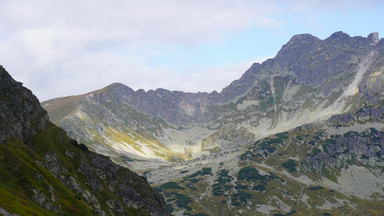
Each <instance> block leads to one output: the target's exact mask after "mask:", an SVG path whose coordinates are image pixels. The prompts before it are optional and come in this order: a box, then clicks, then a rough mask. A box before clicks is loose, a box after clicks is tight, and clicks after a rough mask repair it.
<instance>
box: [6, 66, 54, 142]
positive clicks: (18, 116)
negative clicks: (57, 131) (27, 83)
mask: <svg viewBox="0 0 384 216" xmlns="http://www.w3.org/2000/svg"><path fill="white" fill-rule="evenodd" d="M0 83H1V85H0V98H1V103H0V142H3V141H4V140H5V139H7V138H10V137H19V138H21V139H22V140H23V141H24V142H25V143H29V142H30V141H31V139H32V137H33V135H35V134H36V133H37V131H39V130H42V129H43V128H44V126H45V125H46V123H47V122H48V114H47V112H46V111H45V110H44V109H43V108H41V106H40V104H39V101H38V100H37V98H36V97H35V96H34V95H33V94H32V92H31V91H30V90H28V89H26V88H23V86H22V84H21V83H19V82H16V81H15V80H14V79H12V77H11V76H10V75H9V74H8V73H7V72H6V71H5V69H4V68H3V67H2V66H0Z"/></svg>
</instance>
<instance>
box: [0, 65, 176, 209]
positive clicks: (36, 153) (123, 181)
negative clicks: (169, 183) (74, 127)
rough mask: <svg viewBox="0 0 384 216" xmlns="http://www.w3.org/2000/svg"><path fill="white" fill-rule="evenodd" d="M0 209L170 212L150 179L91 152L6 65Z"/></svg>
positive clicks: (1, 77)
mask: <svg viewBox="0 0 384 216" xmlns="http://www.w3.org/2000/svg"><path fill="white" fill-rule="evenodd" d="M0 98H1V100H0V108H1V109H0V194H1V196H0V213H1V214H3V215H13V214H16V215H161V216H162V215H168V214H169V213H168V210H167V208H166V204H165V202H164V198H163V197H162V196H160V195H159V194H158V193H157V192H155V191H154V190H153V189H152V188H151V187H150V186H149V184H148V183H147V181H146V180H145V178H143V177H141V176H138V175H137V174H136V173H134V172H132V171H130V170H128V169H127V168H123V167H120V166H118V165H116V164H114V163H112V162H111V161H110V159H109V158H106V157H104V156H101V155H98V154H95V153H92V152H89V150H88V148H87V147H86V146H85V145H84V144H78V143H77V141H75V140H71V139H70V138H69V137H68V136H67V135H66V133H65V131H64V130H62V129H61V128H58V127H57V126H55V125H53V124H52V123H51V122H50V121H49V120H48V115H47V113H46V111H45V110H44V109H43V108H41V106H40V103H39V101H38V100H37V98H36V97H35V96H34V95H33V94H32V93H31V91H29V90H28V89H26V88H24V87H23V86H22V84H21V83H19V82H16V81H15V80H13V79H12V77H11V76H10V75H9V74H8V73H7V72H6V71H5V69H4V68H3V67H0Z"/></svg>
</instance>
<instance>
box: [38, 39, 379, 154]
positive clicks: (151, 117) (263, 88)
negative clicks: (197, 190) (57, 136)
mask: <svg viewBox="0 0 384 216" xmlns="http://www.w3.org/2000/svg"><path fill="white" fill-rule="evenodd" d="M377 40H378V35H377V34H376V33H372V34H370V35H369V36H368V37H367V38H364V37H360V36H358V37H350V36H349V35H347V34H345V33H342V32H336V33H334V34H332V35H331V36H330V37H328V38H326V39H325V40H320V39H318V38H317V37H315V36H312V35H309V34H301V35H295V36H293V37H292V39H291V40H290V41H289V42H287V43H286V44H285V45H283V47H282V49H281V50H280V51H279V52H278V54H277V55H276V57H275V58H273V59H269V60H266V61H265V62H263V63H262V64H259V63H255V64H253V65H252V66H251V67H250V69H248V70H247V71H246V72H245V73H244V74H243V75H242V76H241V77H240V78H239V79H238V80H235V81H233V82H231V83H230V84H229V85H228V86H227V87H225V88H223V90H222V91H221V92H220V93H217V92H211V93H201V92H200V93H185V92H181V91H169V90H166V89H156V90H149V91H144V90H137V91H134V90H133V89H131V88H129V87H127V86H125V85H123V84H121V83H115V84H111V85H109V86H107V87H105V88H103V89H100V90H96V91H94V92H91V93H87V94H84V95H83V96H81V98H82V100H79V101H78V102H79V103H81V101H84V103H83V104H84V106H76V107H75V108H73V107H72V109H71V110H70V111H71V112H70V113H71V114H68V112H66V113H65V114H62V113H61V114H60V112H61V109H63V107H60V106H59V108H54V109H52V106H53V107H56V105H55V102H56V104H57V103H59V104H60V103H61V102H59V101H63V100H65V98H61V99H54V100H48V101H45V102H43V103H42V105H43V107H44V108H46V109H47V110H48V111H49V114H50V118H51V119H54V122H55V123H56V124H59V122H60V124H59V125H61V126H63V127H64V128H65V130H66V131H67V132H69V133H70V136H71V137H72V138H75V139H79V140H81V141H82V142H84V143H85V144H91V143H104V144H106V143H110V144H107V145H113V144H112V142H108V141H102V140H103V139H102V138H96V137H94V136H92V135H91V133H88V135H86V134H84V135H81V134H78V133H77V134H76V132H74V131H76V130H77V129H76V128H77V126H76V124H78V125H81V124H83V123H82V122H80V119H79V118H78V117H76V113H79V116H83V114H84V113H88V114H90V113H93V112H94V111H91V110H88V111H86V112H83V111H82V110H83V109H92V108H91V107H88V108H87V103H94V104H97V106H100V107H99V108H100V110H99V111H97V112H103V113H109V114H110V115H111V116H113V115H116V113H118V115H117V116H116V117H114V118H115V119H116V121H115V122H120V123H118V124H121V127H120V129H118V133H120V132H123V131H127V130H131V129H134V130H140V131H141V132H138V135H139V136H144V137H149V138H148V139H149V140H147V143H152V141H155V143H158V142H160V143H162V144H164V145H165V146H168V147H170V149H172V148H176V147H175V146H176V143H175V144H172V143H173V141H172V140H173V139H174V136H176V137H178V136H188V134H189V133H188V132H187V130H189V129H190V130H194V129H197V128H200V129H201V130H200V129H199V131H201V133H202V134H205V135H203V136H205V138H207V139H208V137H209V136H210V135H209V134H214V133H215V131H216V130H220V128H221V127H223V126H224V125H226V124H227V123H228V122H227V121H228V119H230V118H233V117H235V118H237V119H238V120H236V121H238V122H244V123H245V124H246V125H244V126H245V127H246V128H248V129H247V130H248V131H250V132H251V134H252V133H254V134H255V130H256V128H257V127H258V126H257V125H260V123H261V122H260V121H264V119H265V120H267V121H270V122H269V123H267V124H269V126H267V129H263V130H264V131H265V132H261V133H259V135H258V133H257V132H256V134H255V135H256V137H260V136H263V135H262V134H264V133H269V132H268V131H273V130H274V129H276V130H275V131H279V130H280V131H283V130H286V129H289V126H283V125H287V124H289V122H297V123H294V124H296V126H298V125H300V124H301V123H305V122H310V121H314V120H315V119H314V117H313V116H314V115H319V114H321V115H325V116H328V117H329V115H331V114H332V113H329V112H331V111H332V112H336V111H337V112H343V110H339V109H340V106H338V105H335V104H334V103H335V101H336V102H337V99H338V98H339V97H340V96H341V93H340V92H343V91H344V90H345V89H346V88H347V86H349V85H350V84H351V83H352V81H353V79H354V76H355V75H354V74H355V73H357V71H358V69H359V67H362V64H361V62H362V61H363V60H364V58H366V57H367V56H369V53H370V52H371V50H373V49H378V47H381V46H382V44H383V43H384V42H383V41H384V40H383V39H381V40H380V41H377ZM375 47H376V48H375ZM371 58H374V57H371ZM359 64H360V65H359ZM365 72H366V70H364V71H362V73H363V74H365ZM334 78H337V79H338V81H336V80H333V79H334ZM338 82H341V84H342V85H341V86H340V85H339V84H338ZM282 88H284V89H282ZM308 92H312V93H310V94H308ZM300 94H302V95H300ZM310 95H312V96H310ZM319 96H320V97H319ZM92 97H95V98H93V99H92ZM311 97H315V98H316V97H318V99H316V100H317V101H311V100H313V99H311ZM72 98H73V97H72ZM338 100H339V101H340V100H341V99H338ZM343 100H345V99H343ZM348 100H349V102H345V103H347V105H352V104H353V103H354V100H355V99H348ZM91 101H92V102H91ZM99 101H103V102H102V103H104V104H99ZM320 101H321V102H320ZM109 102H113V103H115V105H116V106H115V107H113V105H111V104H109ZM343 103H344V102H343ZM64 104H65V103H64ZM311 104H312V105H311ZM331 104H334V106H337V109H336V108H335V109H336V111H335V110H331V111H329V110H330V108H328V109H326V108H327V107H329V106H330V105H331ZM306 106H308V107H306ZM319 106H320V108H317V110H316V109H315V107H319ZM118 107H126V108H124V109H125V111H124V112H120V110H119V108H118ZM266 108H267V110H266V111H265V112H264V111H260V110H265V109H266ZM300 109H301V110H300ZM101 110H103V111H101ZM273 112H275V113H273ZM119 113H120V114H119ZM124 113H131V114H130V115H126V114H124ZM231 113H232V114H231ZM250 113H254V115H258V116H259V117H252V118H253V119H254V120H252V121H254V122H255V123H252V122H250V121H249V120H246V118H249V117H247V116H249V115H250ZM310 113H312V114H310ZM315 113H317V114H315ZM309 114H310V116H308V115H309ZM334 114H336V113H334ZM95 115H96V113H94V114H93V117H92V118H91V119H95V118H98V117H97V116H95ZM231 115H232V116H231ZM129 116H131V117H129ZM133 116H135V117H137V116H141V117H137V118H136V119H133V118H134V117H133ZM311 116H312V117H311ZM67 117H68V118H71V119H72V120H66V118H67ZM271 117H272V118H271ZM76 119H78V120H76ZM91 119H90V121H92V120H91ZM117 119H119V120H117ZM122 120H123V121H122ZM75 121H77V123H75ZM81 121H83V120H81ZM247 121H248V122H247ZM83 122H84V121H83ZM97 122H99V123H100V124H103V123H102V122H103V120H97ZM97 122H93V124H98V123H97ZM284 122H285V123H284ZM110 123H111V124H112V125H113V124H114V123H112V122H110ZM110 123H108V124H107V125H110ZM235 124H237V123H235ZM279 125H281V126H282V129H277V128H278V127H279ZM112 127H114V126H112ZM259 127H260V126H259ZM100 128H103V126H102V125H100ZM124 128H125V129H124ZM151 128H152V129H151ZM179 129H180V130H179ZM98 130H100V129H99V128H97V127H93V128H92V131H95V132H93V133H95V134H100V133H99V132H96V131H98ZM240 130H242V129H240ZM183 131H184V132H185V133H184V132H183ZM71 132H72V133H75V134H72V135H71ZM108 133H109V134H115V135H116V133H115V132H108ZM168 133H171V134H170V135H168ZM175 133H176V134H179V135H175ZM240 133H243V132H240ZM271 133H273V132H271ZM172 134H173V135H172ZM100 135H101V136H102V137H104V138H106V139H105V140H108V138H107V137H108V136H106V135H105V134H104V135H103V132H102V131H101V134H100ZM249 136H250V137H251V136H252V135H249ZM95 139H97V140H98V141H96V140H95ZM134 139H136V138H134ZM124 140H125V141H124ZM126 141H128V140H127V139H122V140H121V142H122V143H123V144H122V145H123V146H126V145H125V144H124V143H127V142H126ZM113 142H114V141H113ZM117 142H120V141H117ZM128 142H130V143H132V140H131V141H128ZM188 142H192V144H193V145H188V144H187V143H188ZM199 142H200V144H201V145H203V142H204V141H202V140H201V141H199V140H196V139H195V138H192V140H190V141H184V142H183V143H184V144H183V146H184V147H185V148H187V149H185V150H184V151H183V148H182V149H179V150H178V151H176V152H174V153H175V154H174V156H175V157H176V158H177V157H178V158H180V159H182V158H188V157H189V156H188V155H190V151H192V152H194V153H195V156H193V157H196V156H197V155H200V153H201V152H202V151H204V150H203V149H202V148H201V146H200V150H199V146H198V145H199ZM214 142H215V141H214ZM114 143H116V142H114ZM170 143H171V144H170ZM136 144H137V145H140V144H138V143H137V142H136ZM136 144H133V145H134V146H137V145H136ZM149 145H152V144H149ZM240 145H243V144H240ZM88 146H89V147H90V148H92V145H88ZM120 146H121V145H120ZM152 146H153V145H152ZM204 146H208V145H204ZM214 146H218V147H220V146H219V145H217V144H213V147H214ZM188 148H189V150H188ZM115 149H116V148H115ZM94 150H96V149H94ZM99 150H101V149H100V148H99ZM150 151H152V150H150ZM101 152H102V151H100V153H101ZM153 152H154V154H164V153H165V152H169V149H167V148H164V150H161V151H160V152H162V153H160V152H156V150H153ZM194 153H192V155H193V154H194ZM105 154H107V153H105ZM130 156H132V155H130ZM160 158H162V157H161V156H160ZM163 158H164V157H163ZM171 158H174V157H173V156H172V157H171ZM167 160H168V159H167Z"/></svg>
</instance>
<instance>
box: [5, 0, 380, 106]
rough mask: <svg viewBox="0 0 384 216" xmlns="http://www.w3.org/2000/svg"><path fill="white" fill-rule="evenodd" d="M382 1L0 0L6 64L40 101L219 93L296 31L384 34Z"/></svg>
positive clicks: (320, 35) (324, 35)
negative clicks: (125, 90) (122, 92)
mask: <svg viewBox="0 0 384 216" xmlns="http://www.w3.org/2000/svg"><path fill="white" fill-rule="evenodd" d="M383 20H384V1H382V0H365V1H361V0H337V1H335V0H332V1H331V0H321V1H320V0H304V1H300V0H290V1H288V0H268V1H267V0H210V1H206V0H185V1H180V0H109V1H107V0H81V1H79V0H65V1H62V0H0V65H3V66H4V67H5V69H6V70H7V71H8V72H9V73H10V74H11V76H13V78H14V79H16V80H18V81H20V82H22V83H23V84H24V86H25V87H27V88H29V89H31V90H32V91H33V92H34V94H35V95H36V96H37V97H38V98H39V100H40V101H44V100H47V99H51V98H56V97H62V96H69V95H78V94H83V93H87V92H90V91H93V90H96V89H100V88H103V87H105V86H107V85H109V84H111V83H114V82H120V83H123V84H125V85H127V86H129V87H131V88H133V89H134V90H138V89H144V90H150V89H156V88H165V89H169V90H180V91H187V92H199V91H200V92H211V91H213V90H216V91H218V92H220V91H221V90H222V89H223V88H224V87H226V86H227V85H229V84H230V83H231V82H232V81H233V80H235V79H239V78H240V77H241V75H242V74H243V73H244V72H245V71H246V70H247V69H248V68H249V67H250V66H251V65H252V63H254V62H260V63H261V62H263V61H264V60H266V59H268V58H273V57H274V56H275V55H276V54H277V52H278V51H279V50H280V48H281V47H282V46H283V45H284V44H285V43H287V42H288V41H289V39H290V38H291V37H292V36H293V35H296V34H301V33H309V34H312V35H314V36H316V37H318V38H320V39H325V38H327V37H329V36H330V35H331V34H332V33H334V32H336V31H343V32H345V33H347V34H349V35H350V36H364V37H366V36H367V35H368V34H370V33H372V32H378V33H379V37H380V38H381V37H382V36H383V35H384V24H383Z"/></svg>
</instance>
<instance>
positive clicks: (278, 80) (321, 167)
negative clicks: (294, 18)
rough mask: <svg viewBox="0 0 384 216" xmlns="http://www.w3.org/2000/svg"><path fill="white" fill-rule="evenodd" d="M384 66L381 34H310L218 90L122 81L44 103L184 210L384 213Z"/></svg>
mask: <svg viewBox="0 0 384 216" xmlns="http://www.w3.org/2000/svg"><path fill="white" fill-rule="evenodd" d="M383 73H384V40H383V39H381V40H379V38H378V35H377V33H372V34H370V35H369V36H368V37H366V38H365V37H350V36H349V35H347V34H345V33H342V32H336V33H334V34H333V35H331V36H330V37H329V38H327V39H325V40H320V39H318V38H316V37H314V36H311V35H307V34H304V35H296V36H294V37H293V38H292V39H291V40H290V41H289V42H288V43H287V44H285V45H284V46H283V47H282V49H281V50H280V51H279V53H278V54H277V55H276V57H275V58H273V59H270V60H267V61H265V62H263V63H262V64H254V65H252V66H251V68H250V69H249V70H248V71H246V72H245V73H244V75H243V76H242V77H241V78H240V79H239V80H236V81H234V82H232V83H231V84H230V85H229V86H228V87H226V88H225V89H223V90H222V91H221V92H220V93H217V92H212V93H197V94H193V93H184V92H171V91H167V90H164V89H157V90H154V91H153V90H151V91H148V92H145V91H143V90H138V91H133V90H132V89H130V88H129V87H126V86H124V85H122V84H113V85H110V86H108V87H106V88H104V89H102V90H98V91H95V92H92V93H88V94H85V95H81V96H74V97H66V98H59V99H53V100H50V101H46V102H43V106H44V108H45V109H47V110H48V113H49V115H50V116H51V118H52V119H54V122H55V123H56V124H59V125H61V126H63V128H64V129H65V130H66V131H67V132H68V133H69V135H70V136H72V137H73V138H76V139H79V140H81V141H82V142H84V143H86V144H87V146H88V147H89V148H90V149H92V150H95V151H98V152H100V153H103V154H105V155H108V156H110V157H111V158H112V159H113V160H114V161H115V162H118V163H121V164H124V165H126V166H129V167H132V168H134V169H136V170H141V172H143V175H145V176H146V178H147V179H148V181H149V182H150V183H151V184H153V185H155V186H157V190H158V191H159V193H161V194H163V195H164V196H165V197H166V200H167V203H168V207H169V209H170V211H172V214H174V215H334V214H335V215H341V214H349V215H382V214H384V206H383V204H382V203H383V201H384V175H383V171H384V157H383V154H384V132H383V131H384V114H383V112H384V110H383V108H382V107H383V105H384V91H383V90H384V89H383V88H384V83H383V81H384V74H383ZM81 128H83V129H81ZM185 159H186V160H185Z"/></svg>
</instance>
